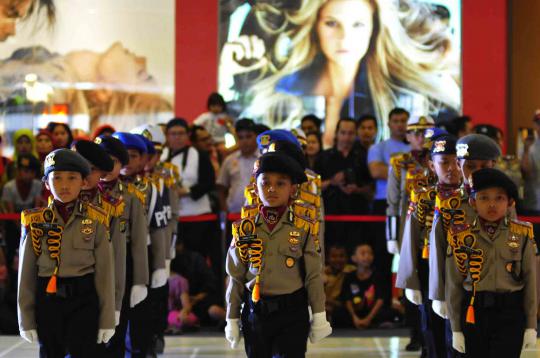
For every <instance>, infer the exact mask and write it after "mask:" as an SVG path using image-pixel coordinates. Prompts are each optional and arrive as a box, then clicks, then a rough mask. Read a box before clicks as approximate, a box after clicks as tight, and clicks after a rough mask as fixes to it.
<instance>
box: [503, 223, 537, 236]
mask: <svg viewBox="0 0 540 358" xmlns="http://www.w3.org/2000/svg"><path fill="white" fill-rule="evenodd" d="M508 226H509V227H510V231H511V232H512V233H514V234H516V235H522V236H527V237H529V238H531V239H532V238H534V230H533V225H532V223H530V222H527V221H520V220H517V219H510V222H509V225H508Z"/></svg>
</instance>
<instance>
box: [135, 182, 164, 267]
mask: <svg viewBox="0 0 540 358" xmlns="http://www.w3.org/2000/svg"><path fill="white" fill-rule="evenodd" d="M139 189H140V190H141V191H143V192H144V193H145V195H146V215H147V224H148V227H149V228H148V231H149V235H150V254H151V255H152V260H151V267H150V269H151V270H152V272H154V271H156V270H158V269H164V268H165V251H166V248H165V247H166V243H167V241H166V234H167V219H166V217H165V213H164V212H163V211H162V209H163V206H162V203H161V196H160V191H159V189H158V187H157V186H156V185H155V184H154V183H153V182H152V181H151V180H148V185H139Z"/></svg>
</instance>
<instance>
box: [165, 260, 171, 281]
mask: <svg viewBox="0 0 540 358" xmlns="http://www.w3.org/2000/svg"><path fill="white" fill-rule="evenodd" d="M165 272H166V273H167V277H170V276H171V260H165Z"/></svg>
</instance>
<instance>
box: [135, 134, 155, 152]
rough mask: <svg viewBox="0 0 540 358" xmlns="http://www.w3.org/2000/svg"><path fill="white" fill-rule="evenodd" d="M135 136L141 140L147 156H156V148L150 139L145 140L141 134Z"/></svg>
mask: <svg viewBox="0 0 540 358" xmlns="http://www.w3.org/2000/svg"><path fill="white" fill-rule="evenodd" d="M135 135H136V136H137V137H139V138H141V139H142V140H143V142H144V144H145V145H146V152H147V153H148V154H156V147H154V143H152V141H151V140H150V139H148V138H146V137H145V136H143V135H142V134H135Z"/></svg>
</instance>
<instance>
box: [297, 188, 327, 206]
mask: <svg viewBox="0 0 540 358" xmlns="http://www.w3.org/2000/svg"><path fill="white" fill-rule="evenodd" d="M302 189H303V187H300V190H299V191H298V199H300V200H302V201H305V202H306V203H308V204H311V205H314V206H315V207H316V208H320V207H321V196H320V195H319V194H317V193H312V192H311V191H308V190H302Z"/></svg>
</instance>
